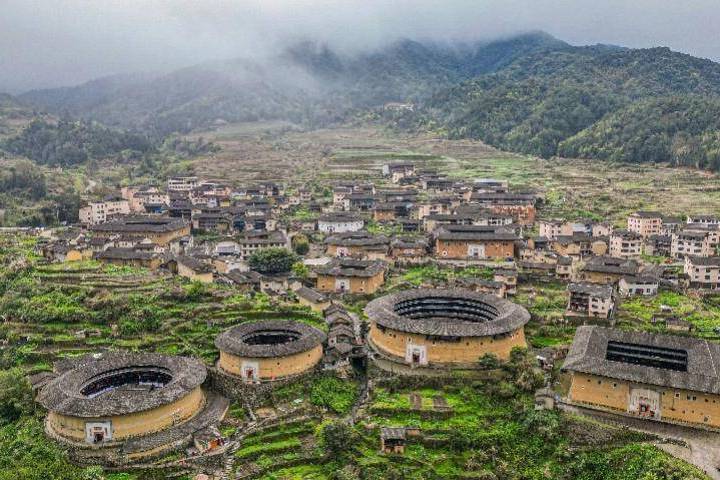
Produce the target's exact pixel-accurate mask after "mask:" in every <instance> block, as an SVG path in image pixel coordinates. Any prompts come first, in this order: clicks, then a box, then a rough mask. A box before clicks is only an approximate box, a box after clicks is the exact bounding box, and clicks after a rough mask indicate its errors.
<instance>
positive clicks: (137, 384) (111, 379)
mask: <svg viewBox="0 0 720 480" xmlns="http://www.w3.org/2000/svg"><path fill="white" fill-rule="evenodd" d="M172 379H173V376H172V374H171V372H170V370H169V369H167V368H164V367H158V366H137V367H126V368H119V369H116V370H109V371H106V372H102V373H99V374H97V375H95V376H94V377H92V378H90V379H88V381H87V382H86V383H85V384H83V385H82V386H81V387H80V393H81V394H82V395H83V396H85V397H88V398H95V397H99V396H101V395H104V394H106V393H108V392H111V391H113V390H121V389H122V390H128V391H130V390H134V391H148V392H151V391H153V390H157V389H160V388H163V387H165V385H167V384H168V383H170V382H171V381H172Z"/></svg>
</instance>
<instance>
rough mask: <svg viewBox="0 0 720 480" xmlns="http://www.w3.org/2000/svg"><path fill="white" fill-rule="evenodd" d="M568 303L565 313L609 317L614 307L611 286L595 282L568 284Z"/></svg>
mask: <svg viewBox="0 0 720 480" xmlns="http://www.w3.org/2000/svg"><path fill="white" fill-rule="evenodd" d="M567 289H568V304H567V309H566V310H565V315H568V316H582V317H593V318H610V316H612V314H613V309H614V308H615V301H614V299H613V287H612V286H610V285H598V284H595V283H571V284H569V285H568V288H567Z"/></svg>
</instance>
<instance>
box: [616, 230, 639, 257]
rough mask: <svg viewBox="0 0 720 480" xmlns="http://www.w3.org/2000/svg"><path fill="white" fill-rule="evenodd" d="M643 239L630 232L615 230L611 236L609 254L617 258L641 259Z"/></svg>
mask: <svg viewBox="0 0 720 480" xmlns="http://www.w3.org/2000/svg"><path fill="white" fill-rule="evenodd" d="M642 246H643V237H642V236H640V234H638V233H635V232H631V231H630V230H619V229H618V230H615V231H614V232H613V233H612V234H610V246H609V249H608V253H609V254H610V256H611V257H616V258H640V255H641V254H642Z"/></svg>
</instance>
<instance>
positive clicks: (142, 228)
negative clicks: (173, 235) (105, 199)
mask: <svg viewBox="0 0 720 480" xmlns="http://www.w3.org/2000/svg"><path fill="white" fill-rule="evenodd" d="M187 226H189V224H188V222H187V221H185V220H183V219H181V218H170V217H150V216H147V217H142V216H135V217H121V218H118V219H116V220H112V221H110V222H106V223H101V224H99V225H91V226H90V230H92V231H95V232H113V233H143V232H153V233H165V232H172V231H175V230H180V229H182V228H185V227H187Z"/></svg>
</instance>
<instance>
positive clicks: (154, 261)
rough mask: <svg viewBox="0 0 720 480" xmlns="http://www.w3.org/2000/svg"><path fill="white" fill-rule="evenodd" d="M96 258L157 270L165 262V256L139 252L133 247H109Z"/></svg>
mask: <svg viewBox="0 0 720 480" xmlns="http://www.w3.org/2000/svg"><path fill="white" fill-rule="evenodd" d="M94 258H95V259H96V260H97V261H99V262H102V263H109V264H112V265H120V266H132V267H143V268H147V269H150V270H157V269H158V268H160V265H162V263H163V261H164V260H163V257H162V256H161V255H159V254H157V253H153V252H142V251H141V252H138V251H136V250H134V249H132V248H108V249H106V250H103V251H102V252H99V253H96V254H95V255H94Z"/></svg>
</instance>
